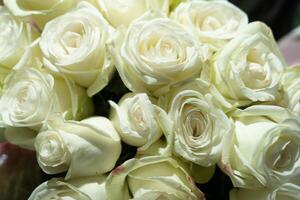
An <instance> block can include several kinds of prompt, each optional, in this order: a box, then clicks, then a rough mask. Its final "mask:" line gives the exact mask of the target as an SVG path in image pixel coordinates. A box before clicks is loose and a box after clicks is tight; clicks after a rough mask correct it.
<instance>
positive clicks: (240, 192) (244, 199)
mask: <svg viewBox="0 0 300 200" xmlns="http://www.w3.org/2000/svg"><path fill="white" fill-rule="evenodd" d="M253 199H255V200H299V199H300V186H298V185H295V184H292V183H286V184H284V185H281V186H280V187H278V188H276V189H263V190H247V189H233V190H231V191H230V200H253Z"/></svg>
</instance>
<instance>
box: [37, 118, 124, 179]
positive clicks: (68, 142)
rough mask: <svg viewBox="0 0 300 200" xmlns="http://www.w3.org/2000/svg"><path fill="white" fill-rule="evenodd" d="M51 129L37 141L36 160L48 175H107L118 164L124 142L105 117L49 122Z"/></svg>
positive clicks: (70, 176) (51, 120) (43, 133)
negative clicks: (62, 173)
mask: <svg viewBox="0 0 300 200" xmlns="http://www.w3.org/2000/svg"><path fill="white" fill-rule="evenodd" d="M47 125H48V129H47V130H46V131H44V132H40V133H39V134H38V136H37V137H36V140H35V149H36V152H37V160H38V163H39V165H40V167H41V168H42V169H43V171H44V172H46V173H48V174H56V173H61V172H65V171H68V172H67V174H66V179H71V178H78V177H83V176H96V175H99V174H104V173H106V172H108V171H110V170H111V169H113V167H114V166H115V164H116V161H117V160H118V158H119V156H120V154H121V141H120V137H119V135H118V133H117V132H116V130H115V129H114V127H113V125H112V123H111V122H110V121H109V120H108V119H106V118H104V117H92V118H88V119H85V120H82V121H80V122H77V121H65V122H64V121H63V120H62V119H60V118H53V119H49V121H48V124H47Z"/></svg>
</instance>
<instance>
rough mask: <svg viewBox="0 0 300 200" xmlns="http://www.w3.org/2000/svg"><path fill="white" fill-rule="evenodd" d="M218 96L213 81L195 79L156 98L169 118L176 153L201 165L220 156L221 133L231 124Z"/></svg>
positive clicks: (214, 161) (206, 164)
mask: <svg viewBox="0 0 300 200" xmlns="http://www.w3.org/2000/svg"><path fill="white" fill-rule="evenodd" d="M218 97H222V96H221V95H220V94H219V93H218V91H217V90H216V89H215V88H214V86H213V85H211V84H209V83H207V82H205V81H202V80H201V79H196V80H194V81H192V82H189V83H187V84H185V85H182V86H181V87H177V88H174V89H172V90H171V91H170V92H169V93H167V94H166V95H164V96H161V97H160V99H159V103H160V105H162V106H163V107H164V108H165V109H166V110H167V112H168V116H169V117H170V119H171V121H172V122H173V130H172V134H173V135H174V141H173V142H174V151H175V152H176V154H178V155H180V156H181V157H183V158H184V159H185V160H187V161H191V162H193V163H195V164H198V165H201V166H205V167H209V166H212V165H214V164H216V163H217V162H218V161H219V160H220V158H221V152H222V143H223V142H222V141H223V137H227V135H228V133H229V132H230V131H231V127H232V126H231V122H230V120H229V119H228V118H227V116H226V114H225V113H224V112H223V110H222V105H223V102H225V101H224V99H221V98H218ZM225 103H226V102H225ZM224 105H225V104H224Z"/></svg>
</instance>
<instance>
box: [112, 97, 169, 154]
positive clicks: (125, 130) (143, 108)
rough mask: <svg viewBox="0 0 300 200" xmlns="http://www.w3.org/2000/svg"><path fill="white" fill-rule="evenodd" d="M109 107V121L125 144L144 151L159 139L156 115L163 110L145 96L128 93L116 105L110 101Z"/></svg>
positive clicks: (160, 132)
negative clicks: (110, 107) (110, 108)
mask: <svg viewBox="0 0 300 200" xmlns="http://www.w3.org/2000/svg"><path fill="white" fill-rule="evenodd" d="M110 105H111V106H112V109H113V110H112V112H111V116H110V119H111V120H112V122H113V124H114V125H115V127H116V129H117V131H118V132H119V134H120V136H121V138H122V140H123V141H124V142H125V143H127V144H129V145H132V146H137V147H140V149H141V150H145V149H147V148H148V147H149V146H150V145H152V144H153V143H154V142H156V141H157V140H158V139H159V138H160V137H161V135H162V130H161V128H160V125H159V123H160V122H159V117H158V115H159V114H160V113H161V112H163V110H162V109H160V108H159V107H158V106H156V105H154V104H152V102H151V100H150V98H149V97H148V96H147V94H145V93H140V94H134V93H128V94H126V95H124V96H123V97H122V98H121V99H120V101H119V103H118V104H116V103H114V102H112V101H110Z"/></svg>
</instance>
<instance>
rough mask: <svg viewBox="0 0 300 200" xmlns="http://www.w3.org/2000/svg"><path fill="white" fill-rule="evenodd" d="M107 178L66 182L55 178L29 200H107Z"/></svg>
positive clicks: (96, 177)
mask: <svg viewBox="0 0 300 200" xmlns="http://www.w3.org/2000/svg"><path fill="white" fill-rule="evenodd" d="M105 179H106V177H105V176H95V177H88V178H81V179H73V180H70V181H64V180H63V179H62V178H53V179H51V180H49V181H46V182H44V183H42V184H41V185H39V186H38V187H37V188H36V189H35V190H34V191H33V192H32V194H31V195H30V197H29V199H28V200H49V199H68V200H78V199H80V200H99V198H100V200H105V199H106V197H107V195H106V191H105Z"/></svg>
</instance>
